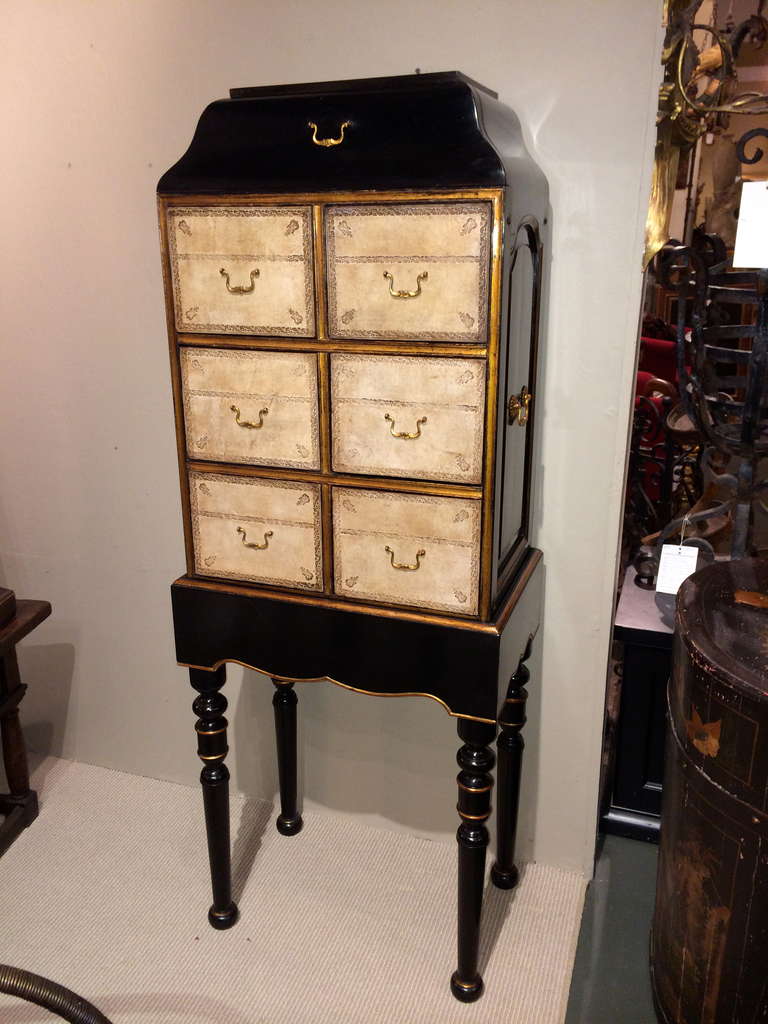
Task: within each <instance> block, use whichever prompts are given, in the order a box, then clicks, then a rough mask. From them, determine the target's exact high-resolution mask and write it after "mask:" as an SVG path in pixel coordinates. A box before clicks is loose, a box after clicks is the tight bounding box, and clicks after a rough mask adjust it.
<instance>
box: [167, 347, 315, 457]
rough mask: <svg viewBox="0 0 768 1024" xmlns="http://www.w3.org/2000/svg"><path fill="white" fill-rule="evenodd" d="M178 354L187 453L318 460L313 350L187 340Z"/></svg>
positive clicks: (211, 455) (190, 454) (213, 455)
mask: <svg viewBox="0 0 768 1024" xmlns="http://www.w3.org/2000/svg"><path fill="white" fill-rule="evenodd" d="M180 361H181V382H182V392H183V399H184V423H185V427H186V434H187V454H188V455H189V457H190V458H192V459H208V460H210V461H213V462H244V463H249V464H251V465H258V466H289V467H293V468H296V469H318V468H319V467H320V446H319V430H318V407H317V357H316V356H315V355H314V354H313V353H305V352H241V351H227V350H225V349H213V348H183V349H182V350H181V353H180Z"/></svg>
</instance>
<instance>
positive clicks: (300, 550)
mask: <svg viewBox="0 0 768 1024" xmlns="http://www.w3.org/2000/svg"><path fill="white" fill-rule="evenodd" d="M189 495H190V514H191V519H192V539H193V545H194V553H195V572H196V573H198V574H199V575H201V576H213V577H221V578H223V579H238V580H246V581H249V582H253V583H271V584H274V585H276V586H286V587H292V588H299V589H302V590H321V589H322V579H323V575H322V543H321V529H320V488H319V487H318V486H317V485H316V484H309V483H307V484H304V483H301V482H292V481H278V480H261V479H256V478H253V477H236V476H227V475H225V474H223V473H198V472H190V474H189ZM268 533H269V534H270V536H268V537H267V536H265V535H266V534H268ZM252 544H258V545H260V547H259V548H258V549H257V548H254V547H250V546H248V545H252ZM261 545H266V546H265V547H261Z"/></svg>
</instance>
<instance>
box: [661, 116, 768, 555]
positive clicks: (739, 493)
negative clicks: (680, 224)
mask: <svg viewBox="0 0 768 1024" xmlns="http://www.w3.org/2000/svg"><path fill="white" fill-rule="evenodd" d="M759 136H765V137H766V138H768V132H766V131H765V130H763V129H755V130H753V131H749V132H747V133H746V134H745V135H744V136H743V138H742V139H741V140H740V141H739V143H738V145H737V149H738V151H739V153H740V155H742V154H744V147H745V146H746V144H747V142H749V141H751V140H754V139H755V138H757V137H759ZM759 152H760V151H759V150H758V154H759ZM757 158H758V159H759V156H758V157H757ZM754 159H755V154H753V155H752V157H750V161H749V162H754ZM660 270H661V273H662V275H663V276H664V277H665V278H666V283H667V284H669V285H674V286H675V287H676V289H677V291H678V317H677V368H678V379H679V384H680V394H681V399H682V402H683V405H684V408H685V411H686V412H687V414H688V415H689V416H690V418H691V420H692V422H693V423H694V424H695V425H696V427H697V429H698V430H699V432H700V433H701V435H702V436H703V437H704V439H705V441H706V442H707V443H708V444H709V445H710V446H712V447H713V448H715V449H717V450H719V451H721V452H723V453H725V454H727V455H730V456H736V457H738V458H739V460H740V462H739V466H738V469H737V471H736V474H735V480H734V487H733V495H732V496H731V497H730V498H728V499H727V500H726V501H725V502H724V503H722V504H721V505H720V506H718V507H717V508H715V509H709V510H706V511H704V512H701V513H698V514H697V516H696V517H695V519H705V518H710V517H713V516H715V515H721V514H722V513H723V511H724V510H728V509H730V510H731V513H732V516H733V537H732V543H731V555H732V557H734V558H740V557H743V556H744V555H745V554H746V553H747V552H748V549H749V544H750V530H751V524H752V502H753V499H754V496H755V494H756V493H757V492H758V491H760V490H762V489H764V488H765V487H766V483H765V482H760V481H758V479H757V470H758V462H759V460H760V459H761V458H762V457H764V456H765V455H766V454H768V269H756V270H736V271H735V270H733V269H731V268H730V267H729V266H728V258H727V254H726V250H725V246H724V244H723V242H722V240H721V239H719V238H718V237H717V236H715V235H704V234H703V233H702V232H695V233H694V240H693V242H692V244H691V245H690V246H683V245H675V244H673V245H670V246H669V247H668V248H667V252H666V253H665V256H664V257H663V258H662V260H661V261H660ZM689 298H690V299H691V300H692V302H691V307H690V309H691V314H690V319H691V323H690V336H689V325H688V324H686V306H687V300H688V299H689ZM722 303H727V304H728V305H729V306H731V307H734V306H735V307H736V308H737V309H738V310H739V311H740V312H741V315H740V316H739V319H738V322H736V323H723V322H722V318H720V317H717V316H716V315H714V310H716V309H717V305H718V304H722ZM744 307H754V308H756V315H755V316H754V318H750V319H751V322H746V321H747V319H748V318H747V317H746V316H745V315H744ZM734 343H735V344H736V345H739V346H740V347H734ZM692 521H693V520H692ZM680 525H681V521H675V522H673V523H670V524H669V526H668V527H667V528H666V530H664V531H662V535H661V537H660V539H659V544H661V543H663V541H664V540H666V539H667V537H669V536H671V535H672V534H674V533H675V532H677V531H678V530H679V528H680Z"/></svg>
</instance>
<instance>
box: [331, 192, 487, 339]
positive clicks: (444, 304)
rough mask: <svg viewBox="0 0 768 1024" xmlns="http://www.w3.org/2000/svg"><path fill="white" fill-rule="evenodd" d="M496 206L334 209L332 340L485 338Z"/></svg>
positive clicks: (348, 207)
mask: <svg viewBox="0 0 768 1024" xmlns="http://www.w3.org/2000/svg"><path fill="white" fill-rule="evenodd" d="M490 228H491V206H490V203H447V202H446V203H429V202H424V203H408V204H405V203H392V204H387V205H381V206H367V205H357V206H329V207H328V208H327V210H326V220H325V239H326V253H327V264H328V269H327V276H328V333H329V335H330V337H332V338H371V339H378V338H382V339H404V340H422V341H456V342H477V343H482V342H484V341H485V340H486V337H487V330H488V289H489V265H490Z"/></svg>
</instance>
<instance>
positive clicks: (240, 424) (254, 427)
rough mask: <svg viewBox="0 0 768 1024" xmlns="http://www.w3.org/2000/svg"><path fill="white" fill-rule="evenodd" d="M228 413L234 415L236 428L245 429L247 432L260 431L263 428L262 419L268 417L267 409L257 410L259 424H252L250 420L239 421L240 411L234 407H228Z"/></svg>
mask: <svg viewBox="0 0 768 1024" xmlns="http://www.w3.org/2000/svg"><path fill="white" fill-rule="evenodd" d="M229 408H230V412H233V413H234V414H235V423H236V424H237V425H238V427H247V428H248V430H261V428H262V427H263V426H264V417H265V416H267V415H269V409H259V422H258V423H252V422H251V421H250V420H241V419H240V410H239V409H238V407H237V406H236V405H230V407H229Z"/></svg>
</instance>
